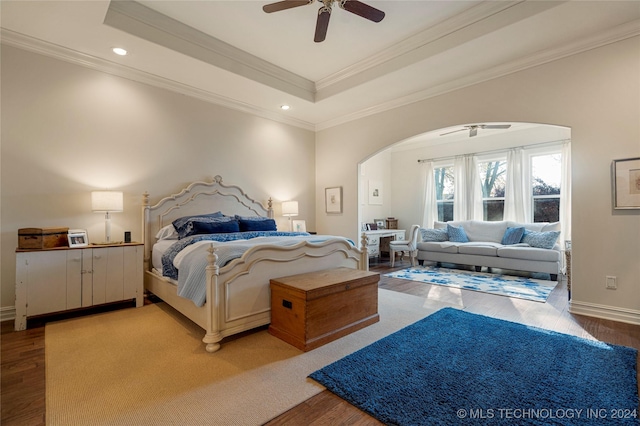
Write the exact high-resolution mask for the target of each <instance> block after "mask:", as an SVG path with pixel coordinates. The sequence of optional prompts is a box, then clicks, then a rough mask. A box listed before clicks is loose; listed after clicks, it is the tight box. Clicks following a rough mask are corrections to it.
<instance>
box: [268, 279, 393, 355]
mask: <svg viewBox="0 0 640 426" xmlns="http://www.w3.org/2000/svg"><path fill="white" fill-rule="evenodd" d="M379 281H380V274H378V273H374V272H369V271H361V270H358V269H351V268H336V269H328V270H324V271H318V272H310V273H306V274H300V275H292V276H289V277H283V278H275V279H272V280H270V283H271V325H270V326H269V333H271V334H272V335H274V336H276V337H278V338H280V339H282V340H284V341H285V342H287V343H289V344H291V345H293V346H295V347H296V348H298V349H301V350H303V351H305V352H306V351H310V350H312V349H315V348H317V347H319V346H322V345H324V344H326V343H329V342H331V341H333V340H336V339H339V338H340V337H343V336H346V335H347V334H349V333H353V332H354V331H356V330H360V329H361V328H364V327H367V326H369V325H371V324H373V323H376V322H378V321H379V320H380V317H379V315H378V282H379Z"/></svg>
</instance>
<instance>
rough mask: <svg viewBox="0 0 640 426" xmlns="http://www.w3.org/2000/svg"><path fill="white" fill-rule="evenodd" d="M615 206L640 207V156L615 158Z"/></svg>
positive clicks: (618, 207) (622, 207) (617, 207)
mask: <svg viewBox="0 0 640 426" xmlns="http://www.w3.org/2000/svg"><path fill="white" fill-rule="evenodd" d="M611 174H612V176H611V180H612V185H613V208H614V209H615V210H622V209H640V157H635V158H625V159H621V160H613V162H612V164H611Z"/></svg>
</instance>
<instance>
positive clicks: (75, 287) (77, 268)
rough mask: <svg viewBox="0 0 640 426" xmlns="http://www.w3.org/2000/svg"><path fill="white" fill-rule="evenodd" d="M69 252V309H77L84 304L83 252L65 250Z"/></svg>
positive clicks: (67, 266)
mask: <svg viewBox="0 0 640 426" xmlns="http://www.w3.org/2000/svg"><path fill="white" fill-rule="evenodd" d="M65 252H66V254H67V265H66V268H67V309H77V308H81V307H83V306H84V305H83V304H82V269H83V268H82V252H83V250H65Z"/></svg>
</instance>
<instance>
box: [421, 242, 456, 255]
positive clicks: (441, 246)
mask: <svg viewBox="0 0 640 426" xmlns="http://www.w3.org/2000/svg"><path fill="white" fill-rule="evenodd" d="M417 247H418V250H420V251H435V252H438V253H458V244H457V243H450V242H446V241H445V242H435V241H423V242H421V243H418V246H417Z"/></svg>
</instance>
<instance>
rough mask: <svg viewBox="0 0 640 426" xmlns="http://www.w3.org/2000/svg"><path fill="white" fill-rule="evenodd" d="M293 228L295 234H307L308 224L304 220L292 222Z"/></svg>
mask: <svg viewBox="0 0 640 426" xmlns="http://www.w3.org/2000/svg"><path fill="white" fill-rule="evenodd" d="M291 227H292V228H293V232H307V222H306V221H304V220H292V221H291Z"/></svg>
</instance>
